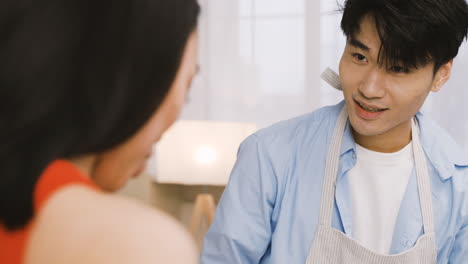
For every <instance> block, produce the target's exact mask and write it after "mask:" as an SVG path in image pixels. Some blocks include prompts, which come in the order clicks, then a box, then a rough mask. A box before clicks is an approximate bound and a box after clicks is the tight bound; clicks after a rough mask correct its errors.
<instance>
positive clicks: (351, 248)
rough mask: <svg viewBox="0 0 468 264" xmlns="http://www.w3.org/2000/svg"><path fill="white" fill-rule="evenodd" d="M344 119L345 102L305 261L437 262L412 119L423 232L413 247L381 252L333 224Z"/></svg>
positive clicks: (425, 182) (329, 263)
mask: <svg viewBox="0 0 468 264" xmlns="http://www.w3.org/2000/svg"><path fill="white" fill-rule="evenodd" d="M347 120H348V114H347V112H346V105H345V106H344V107H343V109H342V110H341V113H340V116H339V117H338V121H337V124H336V127H335V130H334V132H333V137H332V141H331V144H330V146H329V150H328V156H327V163H326V167H325V178H324V182H323V189H322V198H321V205H320V219H319V220H320V221H319V226H318V227H317V231H316V233H315V237H314V241H313V243H312V247H311V248H310V250H309V255H308V257H307V260H306V264H311V263H314V264H355V263H360V264H366V263H372V264H400V263H411V264H432V263H437V251H436V244H435V233H434V219H433V212H432V199H431V187H430V180H429V174H428V169H427V164H426V158H425V155H424V151H423V149H422V147H421V142H420V140H419V127H418V126H417V124H416V120H415V119H413V121H412V138H413V153H414V161H415V167H416V175H417V181H418V191H419V200H420V202H421V212H422V217H423V224H424V235H423V236H421V237H420V238H419V239H418V241H417V242H416V245H415V246H414V247H413V248H411V249H409V250H407V251H405V252H402V253H400V254H396V255H384V254H378V253H375V252H373V251H371V250H370V249H367V248H365V247H363V246H362V245H360V244H359V243H358V242H357V241H355V240H353V239H352V238H350V237H349V236H347V235H345V234H344V233H343V232H341V231H339V230H336V229H334V228H332V213H333V206H334V199H335V185H336V177H337V172H338V164H339V155H340V151H341V142H342V139H343V135H344V131H345V126H346V123H347Z"/></svg>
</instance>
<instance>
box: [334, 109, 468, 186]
mask: <svg viewBox="0 0 468 264" xmlns="http://www.w3.org/2000/svg"><path fill="white" fill-rule="evenodd" d="M341 107H344V102H341V104H340V109H341ZM416 120H417V121H418V124H419V127H420V139H421V145H422V147H423V149H424V152H425V154H426V156H427V158H428V160H429V162H430V163H431V164H432V166H433V167H434V169H435V170H436V171H437V172H438V175H439V177H440V178H441V179H442V180H447V179H449V178H451V177H452V176H453V174H454V172H455V170H456V166H459V167H467V166H468V155H467V154H466V153H465V152H464V151H463V149H462V148H461V147H460V145H459V144H457V143H455V141H454V140H453V138H452V137H451V136H450V135H449V134H448V133H447V132H446V131H445V130H444V129H442V128H441V127H440V126H439V125H437V124H436V123H435V122H434V121H433V120H431V119H430V118H428V117H427V116H425V115H424V114H422V113H420V112H418V113H417V114H416ZM351 150H352V153H356V142H355V141H354V136H353V133H352V129H351V124H350V123H349V119H348V121H347V123H346V128H345V133H344V135H343V141H342V145H341V152H340V157H343V155H345V154H346V153H349V152H350V151H351Z"/></svg>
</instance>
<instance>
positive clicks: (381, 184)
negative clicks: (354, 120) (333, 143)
mask: <svg viewBox="0 0 468 264" xmlns="http://www.w3.org/2000/svg"><path fill="white" fill-rule="evenodd" d="M356 157H357V161H356V166H355V167H354V168H352V169H351V170H350V171H349V172H348V177H349V186H350V194H351V210H352V234H351V237H352V238H353V239H355V240H357V241H359V243H360V244H361V245H363V246H364V247H366V248H369V249H371V250H373V251H375V252H377V253H380V254H388V253H389V251H390V247H391V244H392V238H393V231H394V228H395V222H396V218H397V216H398V212H399V209H400V205H401V201H402V200H403V196H404V194H405V191H406V187H407V185H408V181H409V178H410V176H411V173H412V170H413V167H414V158H413V148H412V144H411V143H410V144H408V145H407V146H406V147H405V148H403V149H402V150H400V151H398V152H395V153H380V152H374V151H371V150H368V149H365V148H363V147H361V146H359V145H356Z"/></svg>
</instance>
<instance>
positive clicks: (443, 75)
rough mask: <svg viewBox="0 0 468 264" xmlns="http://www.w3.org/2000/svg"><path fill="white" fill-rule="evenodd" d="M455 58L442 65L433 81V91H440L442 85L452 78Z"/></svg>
mask: <svg viewBox="0 0 468 264" xmlns="http://www.w3.org/2000/svg"><path fill="white" fill-rule="evenodd" d="M452 66H453V59H452V60H450V61H449V62H447V63H445V64H444V65H442V66H441V67H440V68H439V70H438V71H437V73H436V76H435V78H434V81H433V82H432V88H431V91H432V92H438V91H440V89H442V86H444V84H445V83H446V82H447V81H448V80H449V79H450V74H451V73H452Z"/></svg>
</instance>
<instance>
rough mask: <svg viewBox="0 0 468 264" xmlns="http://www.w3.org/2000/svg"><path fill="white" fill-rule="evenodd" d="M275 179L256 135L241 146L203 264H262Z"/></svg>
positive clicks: (204, 254) (204, 252) (210, 232)
mask: <svg viewBox="0 0 468 264" xmlns="http://www.w3.org/2000/svg"><path fill="white" fill-rule="evenodd" d="M276 185H277V183H276V177H275V174H274V171H273V166H271V162H270V159H269V158H268V155H266V152H265V151H264V149H262V147H261V146H260V144H259V140H258V138H257V136H256V135H252V136H250V137H249V138H247V139H246V140H245V141H244V142H243V143H242V144H241V146H240V148H239V152H238V156H237V162H236V164H235V165H234V169H233V171H232V173H231V176H230V179H229V183H228V185H227V187H226V189H225V191H224V193H223V196H222V197H221V200H220V203H219V205H218V208H217V211H216V216H215V219H214V222H213V224H212V226H211V228H210V229H209V231H208V233H207V235H206V237H205V240H204V245H203V250H202V256H201V263H202V264H214V263H217V264H218V263H225V264H229V263H242V264H247V263H259V262H260V260H261V258H262V257H263V255H264V254H265V252H266V251H267V249H268V247H269V245H270V241H271V233H272V230H271V215H272V211H273V207H274V202H275V197H276V189H277V188H276Z"/></svg>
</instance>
